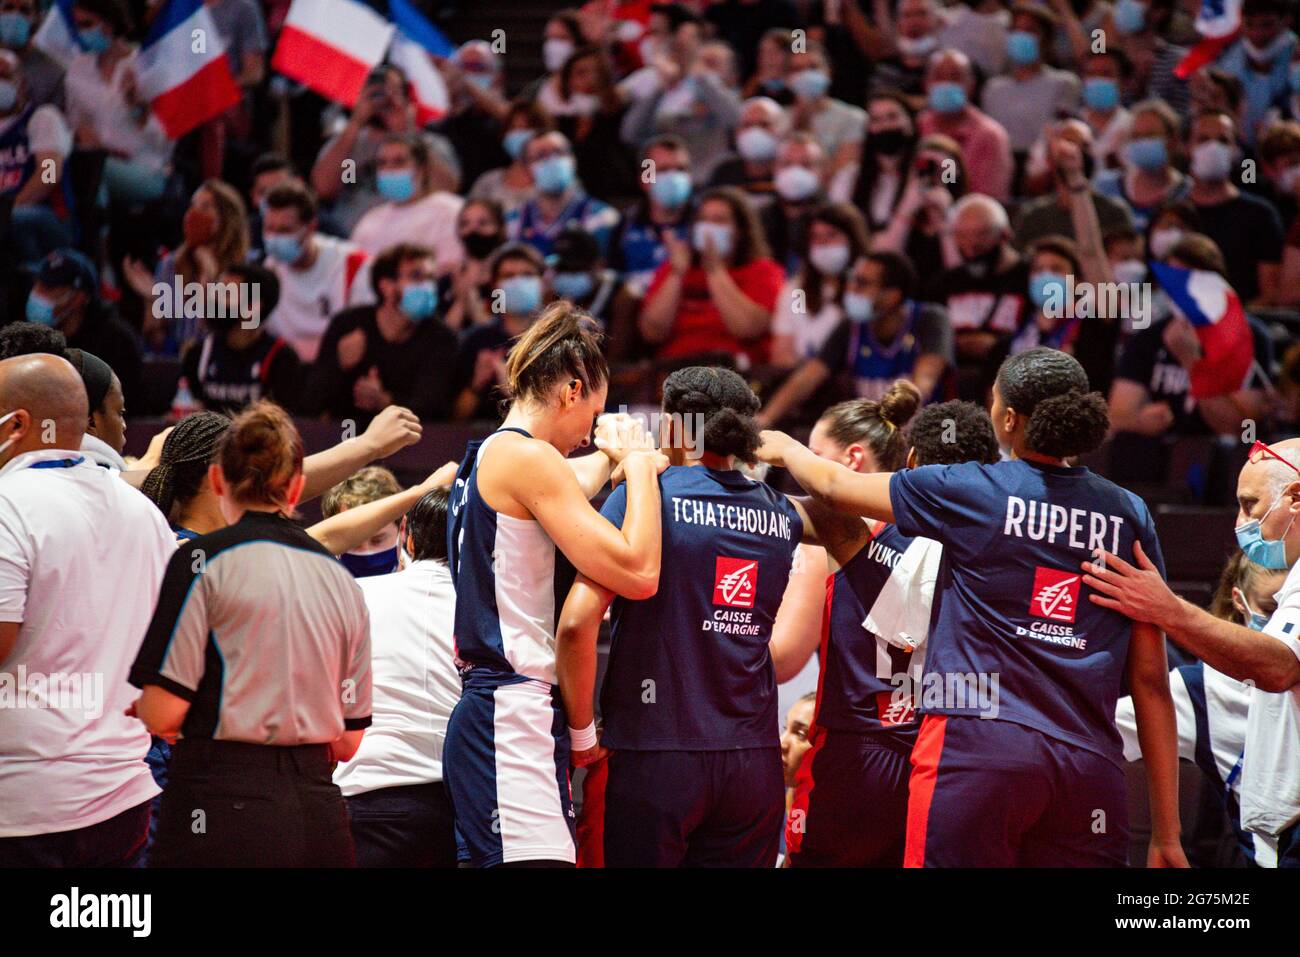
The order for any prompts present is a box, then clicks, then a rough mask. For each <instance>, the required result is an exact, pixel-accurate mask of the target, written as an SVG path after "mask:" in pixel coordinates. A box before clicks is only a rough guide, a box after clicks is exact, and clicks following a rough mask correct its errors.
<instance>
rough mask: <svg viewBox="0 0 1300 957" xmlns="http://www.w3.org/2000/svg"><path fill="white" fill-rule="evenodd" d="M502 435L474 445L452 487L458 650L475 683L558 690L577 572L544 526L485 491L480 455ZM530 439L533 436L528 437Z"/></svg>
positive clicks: (451, 560) (450, 533)
mask: <svg viewBox="0 0 1300 957" xmlns="http://www.w3.org/2000/svg"><path fill="white" fill-rule="evenodd" d="M502 432H518V433H519V434H520V435H523V436H528V433H527V432H525V431H524V430H523V429H502V430H500V431H497V432H493V433H492V434H491V435H489V436H488V437H487V438H486V439H478V440H475V441H473V442H471V443H469V446H468V448H466V450H465V458H464V459H463V460H462V461H461V463H460V471H458V472H457V473H456V483H455V485H454V486H453V487H452V493H451V501H450V515H449V516H448V521H447V557H448V567H449V568H450V570H451V580H452V584H453V585H454V586H455V588H456V626H455V632H454V634H453V647H454V648H455V652H456V667H457V668H459V669H460V673H461V678H462V680H463V681H465V682H466V683H467V684H468V683H471V682H473V683H475V684H478V683H487V684H492V683H502V682H508V681H516V680H523V679H527V678H532V679H535V680H538V681H545V682H547V683H548V684H552V685H553V684H555V624H556V618H557V617H558V615H559V612H560V609H561V608H562V607H563V606H564V599H565V597H566V596H567V595H568V593H569V588H570V587H571V586H572V585H573V579H574V574H575V573H574V569H573V566H572V565H571V564H570V563H569V561H568V560H567V559H566V558H565V557H564V553H563V552H561V551H560V550H559V549H558V548H556V547H555V543H554V542H553V541H551V537H550V536H549V535H547V534H546V530H545V529H544V528H542V526H541V523H539V522H537V521H536V520H534V519H519V518H511V517H510V516H509V515H501V514H499V513H497V512H496V511H494V510H493V509H492V508H491V507H490V506H489V505H488V504H487V503H486V502H485V501H483V496H482V495H481V494H480V493H479V489H478V474H477V465H478V459H479V456H480V455H482V454H483V452H484V451H485V450H486V449H487V448H488V447H489V445H490V443H491V442H492V441H493V440H495V439H496V438H497V437H498V436H499V435H501V433H502ZM529 437H531V436H529Z"/></svg>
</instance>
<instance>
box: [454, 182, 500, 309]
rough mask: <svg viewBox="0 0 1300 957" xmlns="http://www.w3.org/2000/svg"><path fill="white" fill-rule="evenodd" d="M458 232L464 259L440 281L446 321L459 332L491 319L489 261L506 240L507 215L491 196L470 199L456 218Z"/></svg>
mask: <svg viewBox="0 0 1300 957" xmlns="http://www.w3.org/2000/svg"><path fill="white" fill-rule="evenodd" d="M456 235H457V236H458V237H459V238H460V244H461V246H462V247H464V249H465V258H464V259H463V260H461V262H460V264H459V265H458V266H457V267H456V268H455V269H453V270H452V271H451V272H450V273H448V274H447V275H445V276H443V277H442V278H441V279H439V280H438V299H439V301H441V302H445V303H447V311H446V312H445V313H444V315H443V322H445V323H446V324H447V328H449V329H451V330H452V331H453V332H457V333H459V332H463V331H465V330H466V329H470V328H473V327H474V326H476V325H481V324H482V323H485V322H487V321H488V320H489V319H491V314H490V313H489V312H488V305H487V304H488V300H489V298H490V297H491V295H492V283H491V280H490V277H489V273H488V261H489V260H490V259H491V256H492V253H494V252H495V251H496V250H497V249H498V248H499V247H500V246H501V244H502V243H504V242H505V241H506V214H505V212H504V211H502V209H501V207H500V206H499V205H498V204H497V203H495V202H493V201H492V200H490V199H467V200H466V201H465V204H464V205H463V206H461V208H460V214H459V215H458V216H457V217H456Z"/></svg>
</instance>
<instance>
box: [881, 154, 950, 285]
mask: <svg viewBox="0 0 1300 957" xmlns="http://www.w3.org/2000/svg"><path fill="white" fill-rule="evenodd" d="M898 172H899V175H901V176H902V177H904V182H905V184H906V185H904V186H903V187H902V195H900V196H899V197H898V199H897V201H896V202H895V204H894V206H893V208H892V210H891V212H890V214H889V220H888V222H886V223H885V226H884V228H883V229H880V230H878V231H876V230H874V229H873V232H872V237H871V248H872V249H873V250H878V251H881V252H901V253H903V254H905V255H906V256H907V258H908V260H909V261H910V262H911V263H912V265H913V266H914V267H915V268H916V273H917V275H918V276H933V275H937V274H939V273H940V272H942V271H943V270H945V269H949V268H951V267H952V266H955V265H957V264H958V263H959V262H961V256H960V254H959V253H958V252H957V247H956V245H955V244H954V243H953V241H952V235H951V233H950V232H949V231H948V227H947V223H948V210H950V209H951V208H952V204H953V203H954V202H956V201H957V200H959V199H961V197H963V196H965V195H966V193H967V177H966V165H965V163H964V162H963V161H962V155H961V147H959V146H958V145H957V143H956V142H955V141H954V140H953V139H951V138H950V137H947V136H942V135H934V136H927V137H925V138H924V139H922V140H921V141H920V142H919V143H917V144H916V151H915V156H913V158H912V160H911V162H910V163H909V164H908V166H907V167H906V168H905V169H901V170H899V171H898ZM878 201H879V196H877V202H878Z"/></svg>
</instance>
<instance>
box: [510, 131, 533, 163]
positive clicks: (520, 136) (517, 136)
mask: <svg viewBox="0 0 1300 957" xmlns="http://www.w3.org/2000/svg"><path fill="white" fill-rule="evenodd" d="M535 135H536V132H535V131H534V130H511V131H510V132H509V133H507V134H506V135H505V139H504V140H502V144H501V145H502V146H504V147H505V150H506V153H507V154H509V156H510V158H511V159H512V160H517V159H519V154H520V153H522V152H523V151H524V147H525V146H527V145H528V141H529V140H531V139H532V138H533V137H534V136H535Z"/></svg>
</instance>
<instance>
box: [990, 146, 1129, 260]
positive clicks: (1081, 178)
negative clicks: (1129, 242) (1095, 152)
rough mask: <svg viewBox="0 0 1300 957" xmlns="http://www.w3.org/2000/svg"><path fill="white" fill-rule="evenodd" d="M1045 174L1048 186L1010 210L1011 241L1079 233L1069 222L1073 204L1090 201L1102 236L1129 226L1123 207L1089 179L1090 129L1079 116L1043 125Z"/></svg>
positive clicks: (1020, 243)
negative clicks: (1013, 212) (1044, 192)
mask: <svg viewBox="0 0 1300 957" xmlns="http://www.w3.org/2000/svg"><path fill="white" fill-rule="evenodd" d="M1046 139H1047V157H1046V160H1047V173H1048V181H1049V182H1050V184H1051V189H1052V191H1051V192H1050V193H1048V194H1047V195H1046V196H1040V197H1038V198H1037V199H1031V200H1029V201H1028V202H1026V203H1023V204H1021V206H1020V208H1019V210H1018V211H1017V214H1016V224H1015V239H1016V245H1018V246H1021V247H1025V246H1028V245H1029V244H1030V243H1032V242H1034V241H1035V240H1037V239H1042V238H1043V237H1044V236H1067V237H1069V238H1070V239H1072V240H1075V241H1076V242H1077V241H1080V240H1082V239H1083V238H1084V237H1083V236H1082V235H1081V233H1080V230H1079V229H1078V228H1077V227H1076V225H1075V218H1076V214H1075V211H1074V208H1073V203H1074V201H1075V200H1076V199H1078V198H1080V197H1083V198H1086V199H1087V200H1088V201H1090V203H1091V205H1092V209H1093V213H1094V215H1095V216H1096V218H1097V221H1098V223H1099V225H1100V230H1101V234H1102V235H1106V234H1107V233H1112V232H1117V231H1121V230H1128V229H1132V228H1133V220H1132V219H1131V217H1130V216H1129V213H1128V208H1127V207H1126V206H1125V205H1124V204H1123V203H1122V202H1119V201H1117V200H1114V199H1111V198H1110V197H1109V196H1104V195H1102V194H1101V193H1100V192H1098V191H1097V190H1095V189H1093V187H1092V186H1091V185H1090V184H1089V181H1090V179H1091V175H1090V174H1091V173H1092V152H1091V149H1090V147H1091V146H1092V131H1091V130H1090V129H1089V128H1088V125H1087V124H1086V123H1084V122H1083V121H1082V120H1062V121H1061V122H1059V123H1056V124H1052V125H1051V126H1050V127H1049V131H1048V135H1047V137H1046Z"/></svg>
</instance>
